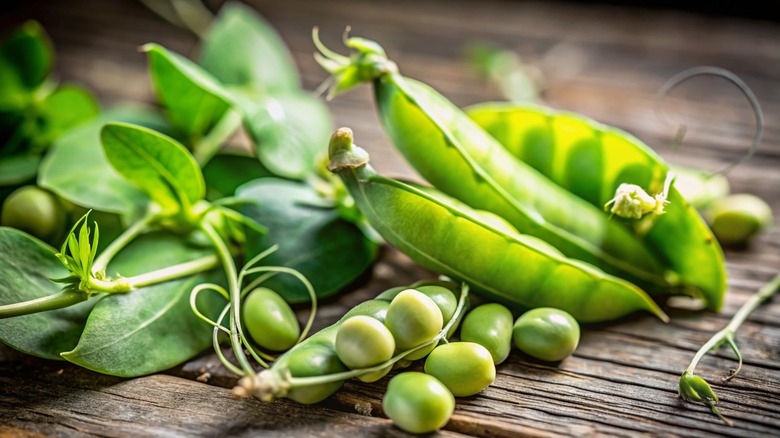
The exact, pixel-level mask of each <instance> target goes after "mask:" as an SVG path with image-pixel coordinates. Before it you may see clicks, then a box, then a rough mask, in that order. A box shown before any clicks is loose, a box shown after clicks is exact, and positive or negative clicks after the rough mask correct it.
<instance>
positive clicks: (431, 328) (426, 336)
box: [385, 289, 443, 360]
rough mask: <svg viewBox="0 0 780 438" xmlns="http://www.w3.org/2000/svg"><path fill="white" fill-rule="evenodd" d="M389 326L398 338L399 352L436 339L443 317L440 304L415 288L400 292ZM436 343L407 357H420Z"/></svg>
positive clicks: (389, 310) (390, 310) (390, 309)
mask: <svg viewBox="0 0 780 438" xmlns="http://www.w3.org/2000/svg"><path fill="white" fill-rule="evenodd" d="M385 325H387V328H388V329H390V332H391V333H392V334H393V337H394V338H395V345H396V348H397V349H398V351H404V350H408V349H410V348H413V347H416V346H418V345H420V344H422V343H424V342H425V341H428V340H431V339H433V338H434V337H435V336H436V335H437V334H438V333H439V331H440V330H441V328H442V325H443V319H442V314H441V311H440V310H439V307H438V306H437V305H436V303H435V302H434V301H433V300H432V299H430V298H429V297H428V296H427V295H425V294H423V293H422V292H419V291H416V290H414V289H408V290H405V291H403V292H401V293H399V294H398V295H397V296H396V297H395V298H394V299H393V301H392V302H391V303H390V306H389V307H388V308H387V317H386V318H385ZM434 347H435V346H434V345H431V347H429V348H424V349H422V350H421V351H417V352H414V353H410V354H409V355H407V356H406V358H407V359H409V360H415V359H420V358H422V357H424V356H425V355H427V354H428V353H429V352H430V350H432V349H433V348H434Z"/></svg>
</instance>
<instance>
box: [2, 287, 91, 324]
mask: <svg viewBox="0 0 780 438" xmlns="http://www.w3.org/2000/svg"><path fill="white" fill-rule="evenodd" d="M88 298H89V296H88V295H87V294H85V293H84V292H81V291H73V290H68V291H63V292H60V293H57V294H54V295H47V296H45V297H41V298H36V299H34V300H29V301H23V302H21V303H15V304H7V305H5V306H0V319H3V318H10V317H13V316H21V315H29V314H31V313H37V312H43V311H46V310H55V309H62V308H64V307H68V306H72V305H74V304H78V303H80V302H82V301H86V300H87V299H88Z"/></svg>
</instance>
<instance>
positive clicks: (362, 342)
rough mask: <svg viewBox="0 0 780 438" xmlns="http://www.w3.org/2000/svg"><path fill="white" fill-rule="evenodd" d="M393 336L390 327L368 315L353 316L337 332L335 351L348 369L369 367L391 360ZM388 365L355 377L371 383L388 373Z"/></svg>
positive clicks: (393, 345)
mask: <svg viewBox="0 0 780 438" xmlns="http://www.w3.org/2000/svg"><path fill="white" fill-rule="evenodd" d="M394 351H395V339H394V338H393V334H392V333H390V330H389V329H388V328H387V327H386V326H385V325H384V324H382V323H381V322H380V321H378V320H376V319H375V318H372V317H370V316H363V315H358V316H353V317H351V318H349V319H347V320H346V321H344V322H343V323H342V324H341V326H340V327H339V329H338V333H337V334H336V353H338V356H339V359H341V361H342V362H343V363H344V365H346V366H347V367H348V368H349V369H359V368H368V367H371V366H374V365H377V364H380V363H382V362H385V361H388V360H390V358H392V357H393V352H394ZM391 368H392V365H391V366H388V367H386V368H385V369H382V370H380V371H377V372H373V373H368V374H365V375H362V376H359V377H358V378H359V379H360V380H362V381H364V382H374V381H376V380H379V379H381V378H382V377H384V375H385V374H387V373H388V372H389V371H390V369H391Z"/></svg>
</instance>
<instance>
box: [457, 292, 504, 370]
mask: <svg viewBox="0 0 780 438" xmlns="http://www.w3.org/2000/svg"><path fill="white" fill-rule="evenodd" d="M513 322H514V320H513V317H512V312H510V311H509V309H507V308H506V307H505V306H503V305H501V304H498V303H489V304H483V305H481V306H479V307H476V308H474V310H472V311H471V312H469V313H468V314H467V315H466V318H464V319H463V325H462V326H461V329H460V339H461V340H462V341H469V342H476V343H477V344H479V345H481V346H483V347H485V348H487V350H488V351H489V352H490V356H492V357H493V363H495V364H496V365H498V364H500V363H501V362H503V361H505V360H506V358H507V357H508V356H509V351H510V350H511V349H512V325H513Z"/></svg>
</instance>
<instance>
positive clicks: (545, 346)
mask: <svg viewBox="0 0 780 438" xmlns="http://www.w3.org/2000/svg"><path fill="white" fill-rule="evenodd" d="M512 340H513V341H514V344H515V346H516V347H517V348H519V349H520V350H521V351H522V352H524V353H526V354H528V355H529V356H533V357H535V358H537V359H541V360H545V361H548V362H557V361H559V360H563V359H565V358H567V357H569V355H570V354H572V353H573V352H574V350H575V349H576V348H577V344H579V342H580V326H579V324H577V321H576V320H575V319H574V318H573V317H572V316H571V315H570V314H568V313H567V312H564V311H563V310H560V309H554V308H551V307H540V308H538V309H533V310H529V311H528V312H526V313H524V314H522V315H520V317H519V318H517V321H516V322H515V325H514V328H513V330H512Z"/></svg>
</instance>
